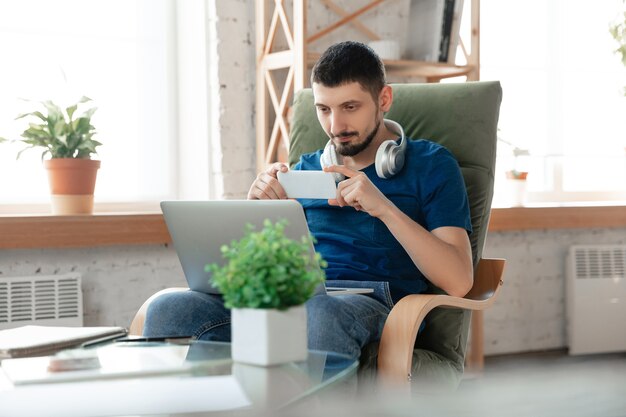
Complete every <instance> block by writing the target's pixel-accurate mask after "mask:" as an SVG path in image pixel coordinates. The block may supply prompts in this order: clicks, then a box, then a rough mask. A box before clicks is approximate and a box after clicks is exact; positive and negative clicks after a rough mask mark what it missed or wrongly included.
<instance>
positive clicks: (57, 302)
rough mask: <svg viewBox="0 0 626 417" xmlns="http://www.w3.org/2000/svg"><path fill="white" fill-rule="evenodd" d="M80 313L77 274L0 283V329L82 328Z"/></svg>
mask: <svg viewBox="0 0 626 417" xmlns="http://www.w3.org/2000/svg"><path fill="white" fill-rule="evenodd" d="M82 310H83V306H82V292H81V277H80V275H78V274H67V275H53V276H36V277H11V278H2V280H1V281H0V328H10V327H18V326H24V325H27V324H45V325H77V326H82V322H83V320H82Z"/></svg>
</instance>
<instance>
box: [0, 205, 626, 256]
mask: <svg viewBox="0 0 626 417" xmlns="http://www.w3.org/2000/svg"><path fill="white" fill-rule="evenodd" d="M17 207H18V206H14V207H13V209H14V211H13V213H11V211H10V209H11V208H10V207H9V206H2V207H0V230H1V231H2V233H0V249H28V248H71V247H74V248H75V247H95V246H112V245H160V244H165V243H170V242H171V239H170V236H169V233H168V231H167V227H166V225H165V222H164V221H163V216H162V214H161V212H160V210H159V209H158V204H156V203H142V204H136V205H125V206H121V205H109V206H102V205H99V206H97V207H96V213H95V214H93V215H85V216H54V215H51V214H48V213H46V212H49V211H48V210H49V209H48V208H47V206H29V207H26V208H25V207H24V206H19V207H20V210H19V213H20V214H15V213H16V212H17V210H15V209H16V208H17ZM115 209H117V211H115ZM607 227H626V204H624V203H620V204H608V203H607V204H604V203H602V205H591V204H579V205H575V206H574V205H558V206H557V205H554V206H545V205H544V206H541V207H510V208H506V207H504V208H493V209H492V211H491V221H490V224H489V230H490V231H495V232H500V231H513V230H531V229H571V228H607Z"/></svg>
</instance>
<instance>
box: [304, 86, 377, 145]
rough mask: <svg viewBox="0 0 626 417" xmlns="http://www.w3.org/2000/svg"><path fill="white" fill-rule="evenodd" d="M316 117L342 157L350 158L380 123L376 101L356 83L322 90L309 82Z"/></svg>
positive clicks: (323, 87)
mask: <svg viewBox="0 0 626 417" xmlns="http://www.w3.org/2000/svg"><path fill="white" fill-rule="evenodd" d="M313 96H314V97H315V107H316V109H317V118H318V120H319V122H320V124H321V125H322V128H323V129H324V131H325V132H326V134H327V135H328V137H329V138H330V139H331V140H332V142H333V144H334V145H335V149H336V150H337V153H338V154H340V155H342V156H354V155H356V154H358V153H359V152H361V151H363V150H364V149H366V148H367V147H368V146H369V144H370V143H371V142H372V141H373V140H374V138H375V137H376V133H378V127H379V126H380V121H381V117H382V116H381V112H380V107H379V105H378V102H376V101H374V99H373V97H372V95H371V94H370V92H369V91H366V90H364V89H363V88H361V85H360V84H359V83H357V82H351V83H347V84H342V85H340V86H337V87H326V86H324V85H322V84H318V83H313Z"/></svg>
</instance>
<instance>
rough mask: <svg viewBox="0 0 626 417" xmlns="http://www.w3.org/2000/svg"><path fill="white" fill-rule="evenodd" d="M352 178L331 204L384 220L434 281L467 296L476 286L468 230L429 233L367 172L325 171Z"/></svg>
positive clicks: (454, 293)
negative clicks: (386, 194)
mask: <svg viewBox="0 0 626 417" xmlns="http://www.w3.org/2000/svg"><path fill="white" fill-rule="evenodd" d="M324 171H326V172H339V173H342V174H344V175H345V176H346V177H347V178H348V179H346V180H344V181H342V182H340V183H339V185H338V186H337V198H336V199H334V200H329V201H328V202H329V204H331V205H337V206H342V207H343V206H346V205H348V206H352V207H354V208H355V209H356V210H362V211H365V212H367V213H368V214H370V215H371V216H373V217H376V218H378V219H380V220H381V221H382V222H383V223H385V225H386V226H387V228H388V229H389V231H390V232H391V233H392V234H393V236H394V237H395V238H396V239H397V240H398V242H399V243H400V244H401V245H402V247H403V248H404V250H405V251H406V252H407V253H408V255H409V256H410V257H411V260H412V261H413V263H414V264H415V265H416V266H417V268H418V269H419V270H420V271H421V272H422V273H423V274H424V276H425V277H426V278H428V280H429V281H430V282H432V283H433V284H434V285H436V286H437V287H439V288H441V289H442V290H444V291H445V292H447V293H448V294H450V295H452V296H457V297H463V296H464V295H465V294H467V293H468V292H469V290H470V289H471V288H472V284H473V272H472V249H471V245H470V242H469V238H468V236H467V231H466V230H465V229H463V228H461V227H452V226H444V227H438V228H436V229H434V230H432V231H430V232H429V231H428V230H426V229H425V228H423V227H422V226H421V225H419V224H418V223H417V222H415V221H414V220H413V219H411V218H410V217H409V216H407V215H406V214H404V213H403V212H402V211H401V210H400V209H399V208H397V207H396V206H395V205H394V204H393V203H392V202H391V201H390V200H389V199H388V198H387V197H386V196H385V195H384V194H383V193H382V192H381V191H380V190H379V189H378V188H376V186H375V185H374V184H372V182H371V181H370V180H369V178H367V175H365V174H364V173H363V172H360V171H353V170H351V169H349V168H346V167H345V166H341V165H335V166H331V167H327V168H324Z"/></svg>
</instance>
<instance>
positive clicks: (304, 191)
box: [278, 171, 337, 199]
mask: <svg viewBox="0 0 626 417" xmlns="http://www.w3.org/2000/svg"><path fill="white" fill-rule="evenodd" d="M278 182H280V185H282V187H283V189H284V190H285V192H286V193H287V197H289V198H312V199H313V198H320V199H330V198H335V197H336V196H337V184H336V183H335V179H334V177H333V174H331V173H330V172H324V171H287V172H281V171H278Z"/></svg>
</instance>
